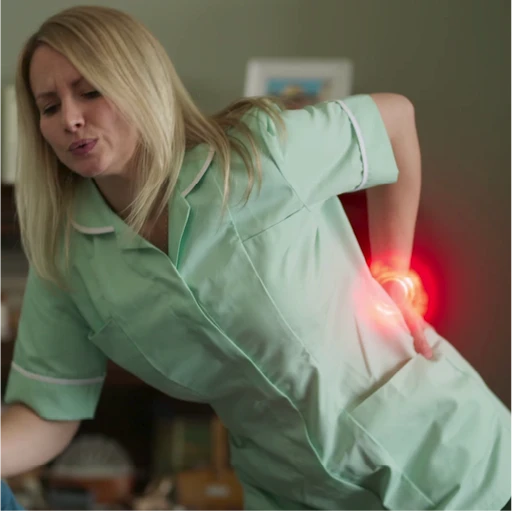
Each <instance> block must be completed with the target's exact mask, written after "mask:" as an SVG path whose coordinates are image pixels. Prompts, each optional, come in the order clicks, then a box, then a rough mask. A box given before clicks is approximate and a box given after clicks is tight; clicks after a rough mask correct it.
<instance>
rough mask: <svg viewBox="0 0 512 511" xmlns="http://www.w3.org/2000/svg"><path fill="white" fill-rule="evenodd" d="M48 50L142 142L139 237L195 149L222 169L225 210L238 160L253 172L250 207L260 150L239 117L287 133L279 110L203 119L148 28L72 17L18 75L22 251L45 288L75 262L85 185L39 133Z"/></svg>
mask: <svg viewBox="0 0 512 511" xmlns="http://www.w3.org/2000/svg"><path fill="white" fill-rule="evenodd" d="M42 44H46V45H48V46H50V47H51V48H53V49H54V50H56V51H57V52H59V53H61V54H62V55H64V56H65V57H66V58H67V59H68V60H69V61H70V62H71V63H72V64H73V66H74V67H75V68H76V69H77V70H78V71H79V72H80V73H81V74H82V76H84V77H85V79H86V80H87V81H88V82H90V83H91V85H93V86H94V87H95V88H96V89H97V90H98V91H99V92H100V93H101V94H102V95H103V96H105V97H106V98H108V99H109V100H110V101H112V103H114V105H115V106H116V107H117V108H118V109H119V111H120V112H121V113H122V114H123V115H125V117H126V119H127V120H128V121H129V122H130V123H133V125H134V126H136V128H137V130H138V132H139V137H140V141H139V146H138V148H137V151H136V156H135V162H134V164H135V168H136V169H137V178H136V184H135V185H136V191H137V193H136V198H135V200H134V202H133V203H132V205H131V207H130V211H129V214H128V217H127V219H126V222H127V223H128V224H129V225H130V226H131V227H132V229H133V230H134V231H135V232H139V233H140V232H141V230H142V229H143V227H144V225H145V224H146V222H147V221H148V219H149V217H150V215H153V214H159V213H161V212H162V211H163V209H164V208H165V206H166V204H167V203H168V201H169V200H170V198H171V196H172V194H173V191H174V189H175V186H176V182H177V179H178V175H179V172H180V169H181V167H182V163H183V158H184V156H185V152H186V151H187V150H188V149H190V148H192V147H194V146H196V145H198V144H201V143H206V144H209V145H210V146H211V147H212V148H213V149H214V150H215V154H216V158H217V161H218V162H219V164H220V167H221V168H222V169H223V176H224V205H223V206H225V205H226V203H227V200H228V196H229V192H230V186H229V183H230V163H231V153H232V151H235V152H236V153H237V154H238V155H239V156H240V157H241V158H242V160H243V162H244V165H245V168H246V169H247V174H248V179H247V183H248V184H247V189H246V193H245V198H246V199H247V198H248V197H249V194H250V193H251V191H252V189H253V186H254V184H255V179H256V178H257V179H258V181H259V182H260V180H261V168H260V160H259V157H258V147H257V144H256V142H255V139H254V137H253V136H252V135H251V132H250V130H249V129H248V127H247V126H246V125H245V124H244V122H243V120H242V117H243V116H244V115H245V114H246V113H247V112H249V111H250V110H251V109H253V108H258V109H262V110H264V111H265V112H266V113H268V114H269V115H270V116H271V117H272V118H273V119H274V120H275V121H276V122H277V123H278V124H280V125H282V124H281V122H280V117H279V108H276V105H277V103H276V102H274V101H273V100H271V99H270V98H243V99H241V100H238V101H236V102H234V103H233V104H231V105H229V106H228V107H227V108H225V109H224V110H222V111H221V112H219V113H217V114H216V115H213V116H206V115H204V114H203V113H202V112H201V111H200V109H199V108H198V107H197V106H196V105H195V103H194V101H193V100H192V98H191V97H190V95H189V94H188V92H187V90H186V89H185V87H184V85H183V84H182V82H181V80H180V78H179V77H178V75H177V73H176V71H175V69H174V67H173V65H172V63H171V61H170V59H169V57H168V55H167V53H166V51H165V49H164V48H163V46H162V45H161V44H160V43H159V42H158V41H157V39H156V38H155V37H154V36H153V35H152V34H151V33H150V32H149V31H148V30H147V28H146V27H145V26H144V25H143V24H141V23H140V22H138V21H137V20H135V19H134V18H132V17H131V16H129V15H128V14H126V13H124V12H121V11H118V10H115V9H110V8H105V7H98V6H79V7H73V8H70V9H66V10H64V11H62V12H60V13H58V14H56V15H54V16H52V17H51V18H49V19H48V20H47V21H45V22H44V23H43V25H41V27H40V28H39V30H38V31H37V32H36V33H35V34H34V35H32V37H30V39H29V40H28V41H27V42H26V44H25V46H24V48H23V50H22V52H21V54H20V57H19V61H18V69H17V75H16V95H17V104H18V120H19V123H18V124H19V137H18V140H19V146H18V172H17V183H16V203H17V210H18V217H19V222H20V228H21V238H22V244H23V248H24V251H25V253H26V255H27V258H28V260H29V262H30V264H31V265H32V266H33V267H34V269H35V270H36V272H37V273H38V274H39V275H40V276H41V277H42V278H45V279H48V280H52V281H54V282H60V281H61V278H60V277H61V276H62V273H61V264H60V262H61V261H62V259H61V258H62V256H63V255H64V260H68V256H69V244H70V229H71V223H70V222H71V218H72V211H73V197H74V190H75V189H76V186H77V184H78V182H79V181H80V180H81V179H82V178H80V177H79V176H77V175H76V174H74V173H72V172H71V171H70V170H69V169H67V168H66V167H65V166H64V165H62V163H61V162H60V161H59V160H58V159H57V157H56V155H55V153H54V152H53V150H52V148H51V147H50V146H49V145H48V144H47V142H46V141H45V140H44V139H43V137H42V135H41V133H40V130H39V112H38V109H37V107H36V104H35V100H34V98H33V94H32V91H31V86H30V64H31V60H32V57H33V54H34V52H35V50H36V49H37V48H38V47H39V46H40V45H42ZM230 128H235V129H236V130H237V132H238V133H241V134H242V135H243V137H244V140H246V141H248V145H249V147H250V148H248V147H247V143H242V142H241V141H240V140H239V139H238V138H237V137H233V136H230V135H229V133H228V130H230ZM162 190H163V193H162ZM63 242H64V243H63ZM63 249H64V250H63Z"/></svg>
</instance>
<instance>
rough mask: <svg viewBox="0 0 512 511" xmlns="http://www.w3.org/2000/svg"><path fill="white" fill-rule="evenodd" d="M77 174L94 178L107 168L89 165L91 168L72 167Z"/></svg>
mask: <svg viewBox="0 0 512 511" xmlns="http://www.w3.org/2000/svg"><path fill="white" fill-rule="evenodd" d="M72 170H73V172H74V173H75V174H78V175H79V176H82V177H85V178H94V177H98V176H101V175H102V174H103V173H104V172H105V169H102V168H98V167H89V168H74V169H72Z"/></svg>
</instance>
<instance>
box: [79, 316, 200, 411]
mask: <svg viewBox="0 0 512 511" xmlns="http://www.w3.org/2000/svg"><path fill="white" fill-rule="evenodd" d="M89 340H90V341H91V342H93V343H94V344H95V345H96V346H97V347H98V348H99V349H100V350H101V351H102V352H103V353H105V355H106V356H107V357H108V358H110V359H111V360H112V361H113V362H115V363H116V364H117V365H119V366H120V367H122V368H123V369H125V370H127V371H128V372H130V373H132V374H134V375H135V376H137V377H138V378H140V379H141V380H143V381H144V382H146V383H147V384H148V385H151V386H152V387H155V388H156V389H158V390H160V391H162V392H163V393H165V394H167V395H169V396H171V397H174V398H176V399H181V400H184V401H194V402H199V403H205V402H206V401H207V400H206V398H205V397H204V396H202V395H201V394H199V393H198V392H197V391H195V390H193V389H190V388H188V387H186V386H184V385H182V384H181V383H179V382H177V381H174V380H172V379H171V377H170V375H166V374H164V373H163V371H161V370H160V369H159V368H158V367H156V366H155V365H154V364H153V363H152V362H151V361H150V360H149V359H148V358H147V357H146V356H145V355H144V354H143V353H142V352H141V351H140V349H139V348H138V346H137V345H136V344H135V343H134V342H133V341H132V340H131V338H130V337H129V336H128V335H127V334H126V332H125V331H124V329H123V328H122V327H121V326H120V325H119V324H118V323H117V322H116V321H115V320H114V319H113V318H111V319H109V320H108V321H107V323H106V324H105V325H103V326H102V327H101V328H100V329H99V330H98V331H97V332H96V333H93V334H91V335H90V336H89Z"/></svg>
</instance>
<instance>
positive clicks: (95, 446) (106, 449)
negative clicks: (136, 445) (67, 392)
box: [49, 435, 135, 504]
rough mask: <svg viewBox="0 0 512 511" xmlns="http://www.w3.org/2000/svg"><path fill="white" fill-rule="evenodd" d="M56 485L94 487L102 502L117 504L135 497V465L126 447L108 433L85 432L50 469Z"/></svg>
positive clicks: (51, 479)
mask: <svg viewBox="0 0 512 511" xmlns="http://www.w3.org/2000/svg"><path fill="white" fill-rule="evenodd" d="M49 481H50V483H51V485H52V486H56V487H61V488H65V487H68V488H70V487H79V488H83V489H86V490H90V491H91V492H92V493H93V495H94V498H95V501H96V502H97V503H98V504H116V503H119V502H125V501H127V500H128V499H129V498H131V492H132V488H133V484H134V481H135V466H134V464H133V462H132V461H131V459H130V457H129V455H128V454H127V452H126V450H125V449H124V448H123V447H121V445H119V443H118V442H116V441H115V440H113V439H112V438H108V437H106V436H104V435H82V436H79V437H78V438H77V439H76V440H74V441H73V442H72V443H71V445H70V446H69V447H68V448H67V449H66V450H65V451H64V453H63V454H62V455H61V456H60V457H59V458H57V460H56V461H55V463H54V465H53V466H52V467H50V468H49Z"/></svg>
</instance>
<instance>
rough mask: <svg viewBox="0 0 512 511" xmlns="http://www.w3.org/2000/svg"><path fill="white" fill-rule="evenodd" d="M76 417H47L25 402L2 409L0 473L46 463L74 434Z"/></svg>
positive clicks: (8, 475) (4, 475)
mask: <svg viewBox="0 0 512 511" xmlns="http://www.w3.org/2000/svg"><path fill="white" fill-rule="evenodd" d="M79 424H80V422H79V421H47V420H44V419H41V418H40V417H39V416H38V415H37V414H36V413H35V412H33V411H32V410H31V409H29V408H27V407H26V406H23V405H19V404H15V405H12V406H11V407H9V408H8V409H7V410H6V411H5V412H2V474H1V475H2V477H10V476H13V475H16V474H19V473H21V472H25V471H27V470H30V469H32V468H35V467H38V466H40V465H43V464H45V463H47V462H48V461H50V460H52V459H53V458H55V457H56V456H57V455H58V454H60V453H61V452H62V451H63V450H64V449H65V448H66V447H67V445H68V444H69V442H70V441H71V439H72V438H73V436H74V435H75V433H76V431H77V429H78V426H79Z"/></svg>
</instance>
